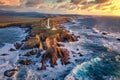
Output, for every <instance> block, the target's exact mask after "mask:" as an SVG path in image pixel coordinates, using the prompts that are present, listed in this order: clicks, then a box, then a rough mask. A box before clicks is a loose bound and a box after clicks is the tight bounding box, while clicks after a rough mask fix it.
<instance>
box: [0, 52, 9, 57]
mask: <svg viewBox="0 0 120 80" xmlns="http://www.w3.org/2000/svg"><path fill="white" fill-rule="evenodd" d="M7 55H9V54H6V53H4V54H1V55H0V56H7Z"/></svg>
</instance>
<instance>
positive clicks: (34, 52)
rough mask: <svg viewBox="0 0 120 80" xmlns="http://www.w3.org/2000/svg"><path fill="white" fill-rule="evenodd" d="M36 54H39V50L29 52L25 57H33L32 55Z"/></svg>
mask: <svg viewBox="0 0 120 80" xmlns="http://www.w3.org/2000/svg"><path fill="white" fill-rule="evenodd" d="M35 54H37V50H36V49H33V50H31V51H30V52H27V53H26V54H25V55H24V56H31V55H35Z"/></svg>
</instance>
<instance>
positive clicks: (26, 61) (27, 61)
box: [19, 59, 31, 65]
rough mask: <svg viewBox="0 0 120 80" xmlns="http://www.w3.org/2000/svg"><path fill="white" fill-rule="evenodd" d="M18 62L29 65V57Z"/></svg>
mask: <svg viewBox="0 0 120 80" xmlns="http://www.w3.org/2000/svg"><path fill="white" fill-rule="evenodd" d="M19 63H20V64H23V65H29V64H30V63H31V60H30V59H27V60H25V61H24V60H21V61H19Z"/></svg>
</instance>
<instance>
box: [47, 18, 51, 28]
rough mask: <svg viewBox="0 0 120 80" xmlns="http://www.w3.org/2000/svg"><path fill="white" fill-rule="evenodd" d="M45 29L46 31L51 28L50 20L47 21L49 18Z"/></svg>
mask: <svg viewBox="0 0 120 80" xmlns="http://www.w3.org/2000/svg"><path fill="white" fill-rule="evenodd" d="M46 27H47V28H48V29H50V28H51V27H50V20H49V18H47V25H46Z"/></svg>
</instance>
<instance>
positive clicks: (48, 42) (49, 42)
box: [45, 37, 53, 49]
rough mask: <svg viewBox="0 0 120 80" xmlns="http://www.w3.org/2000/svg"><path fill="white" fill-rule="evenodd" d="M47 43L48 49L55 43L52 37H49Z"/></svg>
mask: <svg viewBox="0 0 120 80" xmlns="http://www.w3.org/2000/svg"><path fill="white" fill-rule="evenodd" d="M45 42H46V46H47V49H49V48H51V47H52V45H53V42H52V39H51V38H50V37H48V38H47V39H46V41H45Z"/></svg>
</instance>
